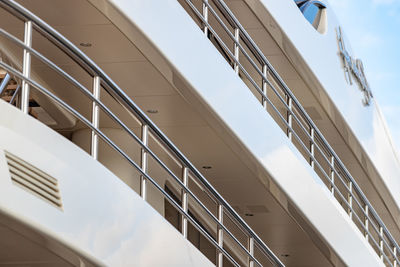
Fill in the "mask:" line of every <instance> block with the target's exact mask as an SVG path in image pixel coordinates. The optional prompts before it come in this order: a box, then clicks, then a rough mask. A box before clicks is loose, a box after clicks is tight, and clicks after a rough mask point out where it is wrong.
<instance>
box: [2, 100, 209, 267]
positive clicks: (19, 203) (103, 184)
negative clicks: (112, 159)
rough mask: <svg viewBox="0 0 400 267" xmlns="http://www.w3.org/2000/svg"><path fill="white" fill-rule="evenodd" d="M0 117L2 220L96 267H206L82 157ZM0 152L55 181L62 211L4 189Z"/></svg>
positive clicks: (14, 115) (46, 133)
mask: <svg viewBox="0 0 400 267" xmlns="http://www.w3.org/2000/svg"><path fill="white" fill-rule="evenodd" d="M0 113H1V114H2V116H1V118H0V136H1V137H2V138H1V139H0V210H1V212H2V213H4V214H8V215H10V216H13V217H15V218H17V219H18V220H20V221H22V222H23V223H26V224H28V225H29V226H31V227H33V228H34V229H36V230H37V231H38V233H41V234H43V235H44V236H50V237H51V238H54V239H56V240H59V241H61V242H62V243H63V244H65V245H67V246H68V247H70V248H72V249H73V250H75V251H76V252H77V253H78V254H81V255H84V256H86V257H88V258H90V259H91V260H92V261H94V262H98V264H99V265H108V266H161V265H162V266H189V265H190V266H213V265H212V264H211V263H210V262H209V261H208V260H207V259H206V258H205V257H204V256H203V255H202V254H201V253H200V252H199V251H198V250H197V249H196V248H195V247H194V246H193V245H192V244H190V243H189V242H188V241H187V240H185V239H184V238H183V237H182V236H181V234H180V233H179V232H178V231H176V230H175V229H174V228H173V227H172V226H171V225H170V224H169V223H168V222H167V221H166V220H165V219H164V218H163V217H161V216H160V215H159V214H158V213H157V212H156V211H155V210H154V209H153V208H152V207H151V206H150V205H149V204H147V203H146V202H144V201H143V200H142V199H141V198H140V197H139V196H138V195H137V194H136V193H135V192H133V191H132V190H131V189H130V188H129V187H128V186H126V185H125V184H124V183H123V182H122V181H121V180H119V179H118V178H117V177H116V176H115V175H113V174H112V173H111V172H110V171H108V170H107V169H106V168H105V167H104V166H102V165H101V164H100V163H98V162H96V161H95V160H93V159H92V158H91V157H90V156H89V155H88V154H86V153H85V152H84V151H83V150H81V149H80V148H78V147H77V146H76V145H74V144H72V143H71V142H70V141H69V140H67V139H65V138H64V137H62V136H61V135H59V134H57V133H56V132H54V131H53V130H51V129H49V128H47V127H46V126H44V125H43V124H41V123H40V122H38V121H36V120H35V119H33V118H31V117H30V116H26V115H24V114H22V112H21V111H19V110H17V109H15V108H14V107H12V106H10V105H9V104H6V103H5V102H3V101H0ZM3 150H6V151H8V152H10V153H12V154H14V155H16V156H18V157H20V158H22V159H23V160H25V161H27V162H29V163H30V164H32V165H34V166H36V167H37V168H39V169H41V170H42V171H44V172H46V173H48V174H49V175H51V176H53V177H54V178H56V179H57V180H58V182H59V188H60V191H61V197H62V202H63V210H62V211H61V210H59V209H57V208H55V207H53V206H51V205H49V204H48V203H47V202H45V201H43V200H42V199H40V198H38V197H36V196H34V195H32V194H30V193H28V192H26V191H25V190H22V189H21V188H20V187H17V186H15V185H14V184H12V182H11V179H10V176H9V171H8V167H7V163H6V161H5V157H4V153H3ZM154 255H157V256H156V257H155V256H154Z"/></svg>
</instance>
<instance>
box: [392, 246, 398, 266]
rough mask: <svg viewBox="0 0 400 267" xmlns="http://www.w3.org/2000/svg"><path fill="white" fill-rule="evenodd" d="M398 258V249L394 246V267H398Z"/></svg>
mask: <svg viewBox="0 0 400 267" xmlns="http://www.w3.org/2000/svg"><path fill="white" fill-rule="evenodd" d="M396 257H397V249H396V246H393V258H394V259H393V267H397V260H396Z"/></svg>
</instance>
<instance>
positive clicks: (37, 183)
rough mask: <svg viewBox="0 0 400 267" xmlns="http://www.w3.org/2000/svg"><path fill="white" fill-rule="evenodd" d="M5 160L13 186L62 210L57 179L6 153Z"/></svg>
mask: <svg viewBox="0 0 400 267" xmlns="http://www.w3.org/2000/svg"><path fill="white" fill-rule="evenodd" d="M6 159H7V164H8V168H9V170H10V175H11V180H12V181H13V183H14V184H16V185H18V186H20V187H22V188H23V189H25V190H27V191H29V192H30V193H32V194H34V195H36V196H38V197H40V198H41V199H43V200H45V201H46V202H48V203H50V204H52V205H54V206H56V207H58V208H60V209H61V208H62V202H61V196H60V190H59V189H58V181H57V179H55V178H53V177H51V176H50V175H48V174H46V173H44V172H42V171H41V170H39V169H38V168H36V167H34V166H32V165H31V164H29V163H27V162H25V161H23V160H22V159H20V158H18V157H16V156H14V155H13V154H11V153H9V152H6Z"/></svg>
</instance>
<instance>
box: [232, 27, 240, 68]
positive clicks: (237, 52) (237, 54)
mask: <svg viewBox="0 0 400 267" xmlns="http://www.w3.org/2000/svg"><path fill="white" fill-rule="evenodd" d="M235 41H236V42H235V43H234V45H233V48H234V55H235V59H236V62H239V41H240V30H239V28H235ZM236 62H234V64H233V66H234V70H235V73H236V74H239V64H237V63H236Z"/></svg>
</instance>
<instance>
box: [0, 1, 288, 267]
mask: <svg viewBox="0 0 400 267" xmlns="http://www.w3.org/2000/svg"><path fill="white" fill-rule="evenodd" d="M2 2H3V3H6V4H7V5H8V6H9V7H10V8H12V9H14V10H16V11H17V12H18V13H20V14H22V15H23V16H24V17H25V18H26V19H27V20H32V21H33V22H34V23H35V24H36V25H37V26H38V27H39V28H40V29H41V30H42V31H44V32H46V35H48V36H51V37H52V38H53V39H54V40H56V41H57V42H58V43H59V44H60V45H61V46H62V47H64V48H65V49H67V50H68V52H67V54H68V55H71V54H72V57H73V58H74V59H78V61H79V62H82V63H84V64H83V65H85V66H86V67H85V69H89V70H91V71H93V72H94V73H95V74H97V75H98V76H99V77H100V78H102V79H103V81H104V82H105V83H106V84H107V85H108V86H109V87H111V88H112V89H113V90H112V95H114V96H116V97H118V98H119V99H120V100H122V103H123V104H124V105H125V106H126V108H128V109H131V110H133V111H134V112H135V113H136V114H137V115H138V116H139V117H140V119H141V120H143V121H144V123H145V124H147V125H149V127H150V128H152V130H153V131H154V132H155V133H156V134H157V135H158V136H159V138H160V139H161V141H162V142H163V143H164V144H165V145H167V146H168V147H169V148H170V149H171V150H172V151H173V152H174V153H175V154H176V155H177V156H178V158H180V160H182V161H183V163H184V164H185V165H186V166H187V167H188V168H189V169H190V170H191V171H192V172H193V173H194V174H195V175H196V176H198V177H199V178H200V181H201V183H202V184H203V185H204V186H205V187H206V188H207V189H209V190H210V191H211V192H212V193H213V195H215V197H216V198H217V199H218V200H219V201H220V202H221V204H222V205H223V206H224V208H225V209H227V211H228V212H229V213H231V214H232V215H233V216H234V217H235V219H236V220H237V221H238V222H239V223H240V224H241V225H242V226H243V227H244V229H246V231H247V232H248V233H249V234H250V235H251V236H252V237H253V238H254V239H255V240H256V241H257V242H259V243H261V244H262V247H263V249H265V250H266V251H268V254H270V257H271V258H270V260H272V261H273V262H274V263H275V264H277V265H278V266H284V265H283V264H282V262H281V261H280V260H279V259H278V258H277V257H276V256H275V255H274V254H273V252H272V251H271V250H270V249H269V248H268V246H266V245H265V244H264V242H263V241H262V240H261V239H260V238H259V237H258V235H257V234H256V233H254V231H252V230H251V228H250V227H249V226H248V225H247V223H246V222H244V220H243V219H242V218H241V217H240V216H239V215H238V214H237V213H236V211H235V210H234V209H233V208H232V207H231V206H230V205H229V204H228V203H227V202H226V201H225V199H224V198H222V196H221V195H220V194H219V193H218V192H217V191H216V190H215V189H214V188H213V187H212V186H211V184H210V183H209V182H208V181H207V180H206V179H205V178H204V177H203V176H202V174H201V173H200V172H199V171H198V170H197V169H196V168H195V167H194V166H193V165H192V164H191V163H190V162H189V161H188V159H187V158H186V157H185V156H184V155H183V154H182V153H181V152H180V151H179V150H178V149H177V148H176V147H175V145H173V144H172V142H171V141H170V140H169V139H168V138H167V137H166V136H165V135H164V134H163V133H162V132H161V130H160V129H159V128H158V127H157V126H156V125H155V124H154V123H153V122H152V121H151V120H150V119H149V118H148V117H147V115H146V114H144V113H143V112H142V111H141V110H140V109H139V108H138V107H137V105H136V104H135V103H134V102H133V101H132V100H131V99H130V98H129V97H128V96H127V95H126V94H125V93H124V92H123V91H122V90H121V89H120V88H119V87H118V86H117V85H116V84H115V83H114V82H113V81H112V80H111V79H110V78H109V77H108V76H107V75H106V74H105V73H104V72H103V71H102V70H101V69H100V68H99V67H98V66H97V65H96V64H95V63H94V62H93V61H92V60H91V59H89V58H88V57H87V56H86V55H85V54H83V53H82V52H81V51H80V50H79V49H78V48H77V47H76V46H75V45H73V44H72V43H71V42H70V41H68V40H67V39H66V38H65V37H63V36H62V35H61V34H59V33H58V32H57V31H55V30H54V29H53V28H51V27H50V26H49V25H48V24H47V23H45V22H44V21H42V20H41V19H39V18H38V17H36V16H35V15H34V14H33V13H31V12H29V11H28V10H26V9H25V8H23V7H22V6H21V5H19V4H18V3H16V2H15V1H13V0H2ZM62 50H63V51H64V52H66V51H65V50H64V49H62Z"/></svg>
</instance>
